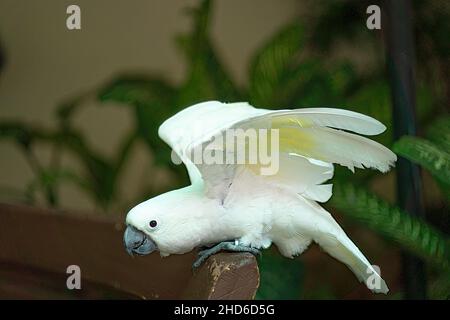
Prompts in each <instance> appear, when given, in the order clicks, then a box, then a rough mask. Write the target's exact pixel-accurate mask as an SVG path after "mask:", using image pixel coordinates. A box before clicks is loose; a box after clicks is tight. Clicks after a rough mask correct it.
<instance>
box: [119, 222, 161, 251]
mask: <svg viewBox="0 0 450 320" xmlns="http://www.w3.org/2000/svg"><path fill="white" fill-rule="evenodd" d="M123 242H124V244H125V248H126V249H127V252H128V253H129V254H130V255H133V253H135V254H137V255H140V256H143V255H146V254H150V253H152V252H153V251H155V250H157V249H158V247H157V246H156V243H155V242H153V240H152V239H150V237H148V236H147V235H146V234H145V233H143V232H142V231H139V230H138V229H136V228H134V227H132V226H127V229H126V230H125V233H124V235H123Z"/></svg>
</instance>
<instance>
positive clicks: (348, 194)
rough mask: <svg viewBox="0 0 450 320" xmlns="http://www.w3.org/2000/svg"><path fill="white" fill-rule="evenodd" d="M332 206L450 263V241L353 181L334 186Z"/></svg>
mask: <svg viewBox="0 0 450 320" xmlns="http://www.w3.org/2000/svg"><path fill="white" fill-rule="evenodd" d="M330 205H331V206H333V207H335V208H336V209H338V210H339V211H340V212H342V213H343V214H345V215H346V216H348V217H350V218H352V219H353V220H355V221H357V222H360V223H361V224H362V225H364V226H366V227H368V228H370V229H372V230H374V231H375V232H377V233H378V234H381V235H383V236H384V237H386V238H388V239H390V240H392V241H394V242H396V243H397V244H399V245H401V246H402V247H403V248H405V249H408V250H410V251H411V252H413V253H414V254H417V255H419V256H421V257H423V258H424V259H426V260H428V261H430V262H432V263H434V264H436V265H438V266H441V267H444V268H448V266H449V263H450V240H449V238H448V237H447V236H445V235H443V234H442V233H441V232H439V231H438V230H436V229H435V228H433V227H432V226H430V225H429V224H427V223H426V222H424V221H421V220H419V219H417V218H414V217H412V216H411V215H409V214H408V213H406V212H404V211H402V210H401V209H399V208H397V207H395V206H392V205H390V204H388V203H387V202H386V201H383V200H382V199H380V198H378V197H377V196H375V195H374V194H372V193H371V192H369V191H367V190H364V188H361V187H356V186H355V185H353V184H350V183H338V184H335V186H334V192H333V197H332V198H331V200H330Z"/></svg>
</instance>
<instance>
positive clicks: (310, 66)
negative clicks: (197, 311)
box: [0, 0, 450, 298]
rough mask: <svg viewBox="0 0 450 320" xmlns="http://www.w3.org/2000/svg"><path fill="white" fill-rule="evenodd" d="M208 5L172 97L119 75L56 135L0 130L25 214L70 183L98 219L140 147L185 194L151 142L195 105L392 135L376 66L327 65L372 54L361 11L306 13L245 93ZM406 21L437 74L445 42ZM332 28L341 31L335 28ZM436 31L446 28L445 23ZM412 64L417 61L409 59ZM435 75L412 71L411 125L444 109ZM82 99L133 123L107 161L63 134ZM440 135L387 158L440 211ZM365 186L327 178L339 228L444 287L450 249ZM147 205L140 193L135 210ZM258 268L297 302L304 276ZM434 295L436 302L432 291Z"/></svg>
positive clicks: (444, 166)
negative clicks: (329, 118)
mask: <svg viewBox="0 0 450 320" xmlns="http://www.w3.org/2000/svg"><path fill="white" fill-rule="evenodd" d="M211 3H212V1H208V0H205V1H202V2H201V4H200V6H199V7H198V8H194V9H191V10H190V11H189V14H190V15H191V17H192V20H193V28H192V30H191V32H189V33H188V34H183V35H180V36H178V37H177V39H176V40H177V44H178V47H179V49H180V50H181V52H182V53H183V55H184V58H185V59H186V61H187V64H186V65H187V76H186V78H185V79H184V81H183V82H182V83H181V84H180V85H178V86H177V85H174V84H172V83H170V82H169V81H167V80H166V79H164V78H162V77H158V76H155V75H132V74H131V75H123V76H120V77H118V78H117V79H115V80H113V81H111V82H110V83H108V84H106V85H105V86H104V87H102V88H101V90H99V91H95V92H93V93H92V92H89V93H87V94H84V95H81V96H80V97H77V98H76V99H73V100H72V101H70V102H69V103H66V104H63V105H62V106H60V107H59V108H58V110H57V111H58V123H59V124H58V127H57V128H56V129H54V130H49V129H43V128H38V127H33V126H30V125H27V124H24V123H12V122H3V123H0V137H2V138H4V139H9V140H12V141H14V142H15V143H16V144H17V145H18V146H19V147H20V149H21V150H22V151H23V153H24V155H25V157H26V159H27V160H28V162H29V163H30V166H31V168H32V169H33V172H34V174H35V178H34V180H33V181H31V182H30V183H29V185H28V186H27V187H26V192H25V198H26V200H27V201H28V202H32V201H33V199H34V198H35V195H36V194H37V193H39V192H40V193H42V194H44V195H45V197H46V199H47V202H48V204H50V205H58V190H59V187H60V185H61V184H62V183H73V184H76V185H77V186H79V187H80V188H81V189H82V190H84V191H85V192H87V193H88V194H89V196H90V197H91V198H92V199H93V201H94V202H95V203H97V204H98V205H99V206H100V207H101V208H103V209H104V210H108V209H109V208H110V206H111V204H112V203H113V202H114V201H115V200H116V199H117V198H118V197H120V190H119V186H118V183H117V181H118V179H119V177H120V176H121V174H122V171H123V168H124V164H125V163H126V161H127V159H128V156H129V154H130V150H131V149H132V147H133V145H134V144H135V142H136V141H138V140H140V141H143V142H144V143H145V144H146V145H147V147H148V149H149V151H150V153H151V154H152V155H153V158H154V164H155V165H156V166H159V167H161V168H164V169H165V170H168V171H169V172H171V173H172V175H173V176H174V177H175V178H176V179H175V181H174V184H176V185H183V184H186V183H187V181H188V180H187V175H186V172H185V170H184V168H183V166H176V165H174V164H173V163H172V161H171V159H170V150H169V147H168V146H167V145H165V143H164V142H162V140H161V139H159V137H158V135H157V130H158V127H159V125H160V124H161V123H162V122H163V121H164V120H165V119H167V118H168V117H170V116H171V115H172V114H174V113H176V112H177V111H179V110H181V109H183V108H184V107H186V106H188V105H191V104H194V103H196V102H200V101H204V100H209V99H217V100H223V101H238V100H241V101H249V102H250V103H251V104H253V105H255V106H261V107H265V108H292V107H301V106H340V107H345V108H347V109H351V110H354V111H358V112H362V113H365V114H368V115H370V116H373V117H375V118H377V119H379V120H380V121H382V122H383V123H385V124H386V126H387V127H388V128H392V119H391V105H390V95H389V86H388V84H387V81H386V79H385V75H384V73H383V72H381V71H380V70H384V61H383V59H380V58H376V59H375V61H374V62H373V61H372V62H373V67H372V68H369V70H364V72H360V71H358V67H357V66H356V65H355V64H354V63H352V62H351V61H347V60H345V61H342V59H336V58H330V57H329V53H330V52H333V48H335V47H336V44H337V43H338V42H339V41H341V42H342V41H352V40H354V39H355V37H357V39H358V43H359V44H360V43H362V44H363V43H365V42H368V43H370V44H371V45H372V46H373V47H374V51H375V52H378V53H382V48H381V46H380V44H379V41H378V42H377V41H376V40H377V39H376V38H374V36H373V34H374V33H373V32H371V33H369V32H368V31H367V30H366V29H365V28H361V27H360V26H358V24H361V25H364V26H365V8H366V7H367V4H366V1H334V0H333V1H327V2H323V1H318V2H315V4H316V9H315V11H313V15H314V17H315V18H314V23H306V24H305V25H307V26H308V27H304V26H302V25H301V24H300V23H298V22H297V21H295V22H293V23H290V24H289V25H287V26H285V27H284V28H282V29H281V30H280V31H279V32H277V33H276V34H275V35H274V36H272V37H271V38H270V39H269V40H268V41H267V42H266V43H265V44H263V45H262V46H261V47H260V48H259V49H258V50H257V51H256V52H255V54H254V55H253V57H252V59H251V62H250V67H249V77H248V78H249V83H248V84H247V85H246V86H245V87H239V86H237V85H236V84H235V82H234V81H233V80H232V77H231V76H230V75H229V74H228V72H227V70H226V68H225V66H224V64H222V62H221V59H220V57H219V55H218V54H217V52H216V50H215V47H214V44H213V42H212V41H211V39H210V36H209V25H210V20H211V15H210V12H211ZM317 3H319V5H317ZM417 5H418V6H423V4H417ZM416 14H417V15H418V20H419V21H423V22H424V25H425V27H423V29H421V30H419V32H418V33H419V35H420V36H419V37H418V42H419V43H418V47H419V48H423V44H422V43H421V42H420V41H422V40H421V39H426V41H427V44H428V48H429V46H431V47H432V48H435V47H439V48H440V49H439V53H438V54H436V56H433V57H434V59H435V64H437V65H442V64H444V63H445V62H443V60H445V59H446V56H445V54H444V51H445V50H447V49H448V47H446V46H445V45H442V42H446V38H445V36H444V38H438V37H431V38H429V37H426V35H427V34H429V33H433V32H431V31H430V29H429V28H431V26H433V25H435V23H434V22H432V21H431V20H430V18H429V17H428V16H426V14H424V15H423V16H422V15H421V12H416ZM298 20H299V21H300V19H298ZM330 21H334V22H335V23H337V24H336V25H344V26H345V28H336V30H333V33H331V32H330V31H329V26H330ZM339 21H341V22H342V21H343V23H342V24H339V23H338V22H339ZM439 21H441V22H442V24H445V25H447V26H448V24H446V22H445V20H442V19H441V20H439ZM447 21H448V20H447ZM441 22H440V23H441ZM430 25H431V26H430ZM375 34H376V33H375ZM344 35H345V37H344ZM446 48H447V49H446ZM421 52H422V51H421V50H419V56H420V54H421ZM377 57H379V55H378V56H377ZM447 57H448V56H447ZM447 62H448V61H447ZM437 69H439V68H434V67H433V68H432V67H430V66H428V64H421V65H420V66H419V76H421V75H426V76H423V77H419V88H418V90H417V100H418V101H417V105H418V119H419V121H420V122H421V123H422V124H427V123H430V121H431V120H432V119H433V116H436V115H438V114H440V113H441V114H442V113H445V110H443V109H442V108H441V105H442V102H443V101H446V100H445V99H446V94H447V93H446V91H445V90H444V89H442V88H441V87H442V86H440V87H438V88H436V87H435V86H434V85H427V83H429V82H427V79H429V77H431V78H433V77H438V78H439V77H441V76H440V75H436V72H437V71H436V70H437ZM440 72H441V71H439V73H440ZM446 81H447V82H448V79H447V80H446ZM92 96H94V97H95V98H96V99H98V101H100V102H110V101H113V102H117V103H119V104H121V105H122V106H123V107H124V108H128V110H129V111H130V114H131V115H132V117H133V119H134V122H135V129H134V130H133V131H132V132H131V133H129V134H128V135H127V136H126V137H124V138H123V142H122V144H121V146H120V148H119V149H118V150H117V153H116V155H115V157H112V158H108V157H105V156H103V155H102V154H100V153H99V152H97V151H96V150H93V149H92V148H91V147H90V146H89V145H88V144H87V142H86V141H85V139H84V136H83V135H82V133H81V132H79V131H78V130H77V129H76V128H75V125H74V124H73V123H72V119H73V116H74V114H75V113H76V112H78V111H79V110H80V108H81V107H83V105H84V101H85V100H86V99H87V98H90V97H92ZM447 101H448V100H447ZM449 128H450V124H449V121H448V118H446V119H442V120H439V121H438V122H436V123H434V124H433V125H432V126H431V127H430V130H429V131H428V136H427V137H428V139H429V141H428V140H424V139H420V138H414V137H404V138H402V139H401V140H400V141H397V142H396V143H395V144H394V146H393V148H394V151H395V152H396V153H397V154H398V155H400V156H404V157H405V158H407V159H409V160H411V161H413V162H416V163H418V164H420V165H421V166H423V167H424V168H425V169H427V170H429V171H430V172H431V174H433V175H434V176H435V178H436V180H437V181H438V184H439V185H440V186H441V188H442V190H443V192H444V194H445V195H446V199H447V200H448V194H449V189H448V186H449V184H450V180H449V168H450V162H449V154H448V153H447V151H448V150H449V145H450V130H449ZM378 140H379V141H380V142H382V143H383V144H385V145H388V146H391V145H392V144H393V141H392V134H391V131H390V130H388V131H387V132H386V133H385V134H383V135H381V136H380V137H378ZM38 144H48V145H50V146H51V147H52V148H53V155H54V156H53V159H52V161H51V163H50V164H49V165H46V166H44V165H43V164H42V163H40V161H38V159H37V157H36V156H35V154H34V148H35V147H36V145H38ZM63 152H70V153H71V154H72V155H74V156H75V157H76V158H77V159H78V160H79V161H80V163H82V165H83V168H84V175H83V176H79V175H76V174H74V173H73V171H72V170H71V169H69V168H62V166H61V163H60V161H59V158H60V157H61V154H62V153H63ZM374 176H375V173H374V172H370V171H368V170H360V171H358V172H357V173H356V174H351V173H350V172H349V171H348V170H345V169H340V168H336V174H335V178H334V184H335V187H334V196H333V197H332V200H331V201H330V205H331V206H332V207H334V208H336V209H338V211H339V212H341V213H342V214H344V217H347V218H348V219H350V220H352V221H356V222H359V223H361V224H362V225H363V226H365V227H368V228H370V229H372V230H374V231H375V232H376V233H378V234H380V235H381V236H383V237H384V238H386V239H388V240H390V241H392V242H395V243H397V244H399V245H400V246H402V247H403V248H405V249H407V250H410V251H412V252H413V253H415V254H418V255H420V256H422V257H424V258H425V259H427V260H428V261H430V262H431V263H433V265H435V266H436V268H437V269H438V270H439V271H438V276H439V277H441V276H442V275H443V274H445V275H447V274H448V264H449V259H450V256H449V252H450V249H449V240H448V236H447V235H445V234H444V233H443V232H442V231H441V230H439V229H440V227H441V226H439V225H436V226H432V225H430V224H428V223H427V222H425V221H420V220H418V219H415V218H412V217H411V216H409V215H408V214H407V213H405V212H403V211H402V210H400V209H399V208H397V207H396V206H395V205H391V204H388V203H387V202H386V201H384V200H382V199H381V198H380V197H378V196H376V195H375V194H374V193H373V192H371V191H370V185H371V181H372V180H373V179H372V177H374ZM149 195H150V194H149V192H148V191H147V192H146V193H145V194H144V195H142V197H141V198H142V199H144V198H145V197H148V196H149ZM445 208H447V204H446V205H445ZM447 209H448V208H447ZM444 210H445V209H444ZM447 215H448V212H447ZM260 268H261V279H262V282H261V288H260V291H259V293H258V298H267V297H271V298H296V297H300V295H301V283H302V279H303V277H304V274H303V273H304V272H305V273H307V270H304V268H302V267H301V260H295V261H290V260H287V259H284V258H281V257H280V256H279V255H277V254H274V253H272V252H268V253H267V254H266V255H265V257H263V258H262V259H261V260H260ZM286 270H289V271H288V272H286ZM442 270H444V271H442ZM440 288H441V287H440ZM439 290H441V291H442V288H441V289H439ZM310 296H314V294H310Z"/></svg>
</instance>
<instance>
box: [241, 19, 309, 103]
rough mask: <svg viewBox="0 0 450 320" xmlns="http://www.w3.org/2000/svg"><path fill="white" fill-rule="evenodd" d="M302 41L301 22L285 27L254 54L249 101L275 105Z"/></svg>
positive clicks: (251, 66)
mask: <svg viewBox="0 0 450 320" xmlns="http://www.w3.org/2000/svg"><path fill="white" fill-rule="evenodd" d="M302 44H303V29H302V27H301V26H300V25H299V24H298V23H293V24H290V25H288V26H287V27H285V28H283V29H282V30H281V31H280V32H278V33H277V34H276V35H275V36H274V37H273V38H271V39H270V40H269V41H268V43H266V44H265V45H264V46H263V47H261V48H260V49H259V50H258V51H257V52H256V54H255V56H254V57H253V59H252V62H251V65H250V88H249V98H250V102H251V103H252V104H253V105H255V106H264V107H266V106H270V105H272V104H274V102H275V100H276V96H277V90H278V89H279V88H281V85H280V84H281V83H282V79H283V77H285V74H286V73H287V72H291V71H290V68H292V67H293V66H294V64H295V62H296V61H295V58H297V56H298V54H299V51H300V49H301V48H302Z"/></svg>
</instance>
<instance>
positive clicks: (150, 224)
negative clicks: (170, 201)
mask: <svg viewBox="0 0 450 320" xmlns="http://www.w3.org/2000/svg"><path fill="white" fill-rule="evenodd" d="M148 225H149V226H150V228H156V226H157V225H158V222H156V220H152V221H150V222H149V223H148Z"/></svg>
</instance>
